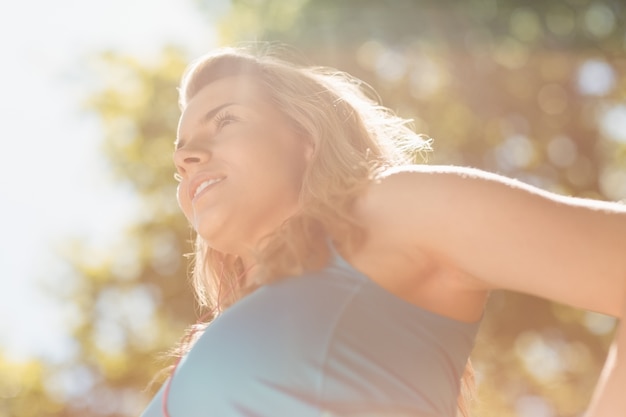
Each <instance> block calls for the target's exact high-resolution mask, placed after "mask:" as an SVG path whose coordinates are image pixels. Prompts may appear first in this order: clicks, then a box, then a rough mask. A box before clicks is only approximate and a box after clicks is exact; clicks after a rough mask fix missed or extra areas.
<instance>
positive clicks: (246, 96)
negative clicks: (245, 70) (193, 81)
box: [178, 75, 268, 137]
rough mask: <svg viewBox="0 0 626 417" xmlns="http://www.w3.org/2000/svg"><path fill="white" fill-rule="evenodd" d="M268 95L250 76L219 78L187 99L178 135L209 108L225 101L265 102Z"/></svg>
mask: <svg viewBox="0 0 626 417" xmlns="http://www.w3.org/2000/svg"><path fill="white" fill-rule="evenodd" d="M267 100H268V96H267V94H266V92H265V91H264V90H263V89H262V88H261V86H260V85H259V82H258V81H257V80H255V79H254V78H252V77H250V76H245V75H237V76H231V77H225V78H220V79H218V80H216V81H213V82H212V83H210V84H207V85H206V86H204V87H203V88H202V89H201V90H200V91H198V92H197V93H196V95H195V96H193V97H192V98H191V100H189V102H188V103H187V106H185V108H184V109H183V113H182V115H181V117H180V121H179V124H178V137H183V136H185V133H186V132H187V131H188V130H190V129H193V127H194V126H195V125H197V124H198V123H199V122H200V120H201V119H202V118H203V117H204V116H205V115H206V114H207V113H208V112H210V111H211V110H213V109H216V108H218V107H220V106H223V105H224V104H227V103H234V104H239V105H247V106H256V105H262V104H264V103H267Z"/></svg>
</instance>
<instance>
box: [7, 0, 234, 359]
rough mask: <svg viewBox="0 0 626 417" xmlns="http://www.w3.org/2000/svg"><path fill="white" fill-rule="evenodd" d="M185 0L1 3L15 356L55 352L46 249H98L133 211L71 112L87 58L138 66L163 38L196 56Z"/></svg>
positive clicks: (61, 277)
mask: <svg viewBox="0 0 626 417" xmlns="http://www.w3.org/2000/svg"><path fill="white" fill-rule="evenodd" d="M193 1H194V0H131V1H128V0H107V1H96V0H55V1H48V0H21V1H13V2H11V3H8V2H6V3H4V4H3V5H2V11H1V12H0V51H1V53H2V57H3V58H2V65H1V66H0V75H1V76H0V91H1V92H2V94H0V114H1V115H2V116H1V117H0V123H1V124H2V136H1V137H0V141H1V143H2V147H1V148H0V149H1V150H0V190H1V191H0V213H1V215H0V351H5V353H7V352H8V354H10V355H11V356H12V357H18V358H19V357H28V356H31V355H44V356H46V357H51V358H57V359H60V358H62V357H63V356H64V355H65V354H66V352H67V349H68V345H67V341H66V339H65V338H64V337H62V332H61V330H60V329H61V323H62V322H63V321H64V320H65V319H66V318H67V315H68V314H71V310H67V309H66V308H64V306H59V305H57V304H56V303H55V302H54V301H53V300H52V299H51V298H50V297H46V295H45V290H43V289H42V288H43V287H42V283H44V284H46V285H52V286H63V285H64V281H65V279H67V280H70V279H71V277H70V276H69V274H68V273H67V271H65V270H64V266H63V263H62V262H60V261H59V260H58V258H57V257H56V255H55V253H54V252H53V250H52V247H53V246H54V245H56V244H58V243H59V242H63V240H64V239H66V238H68V237H73V236H75V237H77V236H82V237H89V239H90V241H91V242H92V243H93V244H95V245H103V247H104V246H106V245H107V243H110V242H112V241H113V240H115V239H119V234H120V230H121V229H122V227H123V225H124V224H125V223H127V222H128V221H129V218H130V216H131V215H132V212H133V198H132V195H130V194H126V193H125V192H124V191H123V190H119V189H116V188H115V187H114V186H113V184H112V182H110V180H109V179H108V177H107V172H106V168H105V165H104V163H103V160H102V156H101V152H100V150H99V146H100V145H101V143H102V139H103V137H102V136H103V135H102V133H101V132H100V130H99V126H98V122H97V120H96V118H95V117H94V116H93V115H89V114H86V113H85V112H84V110H82V109H81V101H82V100H84V99H85V97H86V95H87V94H88V92H89V91H91V90H92V89H93V88H94V86H93V85H91V84H90V82H93V74H92V73H90V72H89V71H90V67H89V65H87V61H88V59H87V58H88V57H89V56H91V55H93V54H96V53H97V52H98V51H100V50H105V49H112V48H114V49H116V50H120V51H123V52H130V53H135V54H137V55H139V56H141V57H145V58H146V59H147V60H149V59H150V58H151V57H153V56H155V55H156V54H157V52H158V51H159V49H160V48H161V47H162V46H163V45H165V44H166V43H171V42H173V43H176V44H180V45H184V46H185V47H186V49H187V50H188V51H189V52H190V56H197V55H199V54H201V53H203V52H205V51H207V50H208V49H210V48H211V47H213V46H214V45H215V43H216V40H215V33H214V31H213V30H212V28H211V25H210V21H209V20H208V16H206V14H201V13H198V12H197V10H196V9H195V6H194V3H193ZM215 3H216V4H226V3H227V2H226V1H221V0H220V1H216V2H215ZM129 213H130V214H129ZM65 284H67V281H65Z"/></svg>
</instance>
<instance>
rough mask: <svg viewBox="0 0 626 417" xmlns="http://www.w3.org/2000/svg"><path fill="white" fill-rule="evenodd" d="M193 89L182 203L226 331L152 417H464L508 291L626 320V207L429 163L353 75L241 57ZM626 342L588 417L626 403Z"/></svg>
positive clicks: (202, 64)
mask: <svg viewBox="0 0 626 417" xmlns="http://www.w3.org/2000/svg"><path fill="white" fill-rule="evenodd" d="M180 94H181V96H180V105H181V108H182V116H181V119H180V123H179V129H178V138H177V142H176V150H175V152H174V162H175V165H176V169H177V171H178V174H177V176H178V179H179V181H180V184H179V188H178V202H179V204H180V206H181V208H182V211H183V212H184V214H185V216H186V217H187V219H188V220H189V222H190V223H191V224H192V225H193V227H194V229H195V230H196V232H197V234H198V236H197V241H196V253H195V268H194V272H193V280H194V285H195V289H196V291H197V296H198V299H199V301H200V303H201V304H202V305H203V306H208V307H210V308H212V309H213V313H215V314H214V315H215V318H214V320H213V321H212V323H211V324H210V325H208V326H206V328H203V331H202V332H198V333H200V336H198V337H196V338H195V340H194V343H189V344H188V345H187V346H186V347H185V348H186V349H187V350H188V352H186V355H185V356H184V358H183V359H182V361H181V362H180V363H179V364H178V365H177V367H176V369H175V370H174V372H173V373H172V375H171V377H170V379H169V380H168V381H167V382H166V384H165V385H164V386H163V388H162V389H161V391H160V392H159V393H158V394H157V395H156V396H155V398H154V399H153V401H152V403H151V404H150V405H149V406H148V408H147V409H146V410H145V412H144V414H143V416H145V417H154V416H172V417H176V416H184V417H192V416H216V417H231V416H232V417H239V416H263V417H265V416H268V417H270V416H271V417H277V416H299V417H307V416H361V417H363V416H445V417H452V416H454V415H455V414H456V411H457V397H459V392H460V387H461V382H460V381H461V379H462V375H463V373H464V371H463V370H464V368H466V364H467V363H468V357H469V354H470V351H471V349H472V346H473V340H474V336H475V334H476V332H477V330H478V324H479V322H480V319H481V317H482V314H483V307H484V305H485V301H486V299H487V296H488V294H489V291H491V290H492V289H495V288H502V289H508V290H513V291H520V292H524V293H527V294H533V295H537V296H541V297H545V298H548V299H551V300H555V301H558V302H562V303H567V304H570V305H573V306H576V307H579V308H585V309H589V310H594V311H598V312H602V313H605V314H611V315H614V316H622V315H624V305H625V304H626V303H624V296H625V295H626V256H625V255H624V254H626V207H624V206H622V205H619V204H615V203H606V202H599V201H592V200H584V199H576V198H569V197H563V196H558V195H554V194H550V193H547V192H544V191H541V190H538V189H536V188H533V187H530V186H528V185H525V184H522V183H520V182H517V181H514V180H510V179H507V178H503V177H500V176H497V175H494V174H489V173H485V172H482V171H478V170H474V169H464V168H457V167H431V166H419V165H411V161H412V155H414V154H415V153H416V152H419V151H421V150H426V149H427V147H428V142H427V141H425V140H423V139H422V138H421V137H420V136H418V135H416V134H414V133H413V132H412V131H411V130H410V129H409V128H408V127H407V126H406V121H405V120H402V119H400V118H398V117H396V116H394V115H393V114H391V112H389V111H388V110H387V109H385V108H383V107H381V106H379V105H377V104H376V103H375V102H374V101H372V100H370V99H369V98H367V97H366V95H365V93H364V92H363V88H362V86H361V84H360V83H359V82H358V81H357V80H354V79H351V78H350V77H348V76H347V75H345V74H341V73H337V72H332V71H328V70H323V69H316V68H300V67H296V66H294V65H291V64H288V63H285V62H282V61H280V60H277V59H274V58H272V57H270V56H255V55H253V54H251V53H249V52H246V51H243V50H235V49H223V50H219V51H217V52H214V53H212V54H210V55H208V56H205V57H203V58H201V59H200V60H198V61H197V62H196V63H194V64H193V65H192V66H191V67H190V68H189V69H188V70H187V72H186V73H185V75H184V77H183V80H182V86H181V88H180ZM621 327H623V325H622V326H621ZM625 334H626V331H620V332H619V335H620V336H619V340H618V341H616V345H615V348H614V352H619V355H617V354H615V355H614V356H615V358H616V359H614V360H612V361H609V362H608V363H607V366H606V368H605V374H604V375H603V380H602V383H601V384H600V386H599V388H598V390H597V396H596V398H595V400H594V405H593V406H592V409H591V410H590V411H589V414H588V417H607V416H611V415H613V414H610V413H611V412H616V410H617V412H618V413H619V412H620V411H619V410H620V407H621V409H624V407H626V400H625V399H624V398H620V397H623V396H622V395H620V392H621V391H620V389H622V390H623V387H624V386H625V385H624V384H626V369H625V368H626V360H625V359H624V358H622V356H623V355H624V353H623V351H625V350H626V340H625V339H626V336H625ZM467 370H469V367H468V368H467ZM467 370H466V377H467V376H468V371H467ZM620 387H622V388H620ZM459 407H460V409H461V411H462V413H463V414H467V410H466V408H467V407H466V404H465V403H464V402H463V401H462V398H461V401H459Z"/></svg>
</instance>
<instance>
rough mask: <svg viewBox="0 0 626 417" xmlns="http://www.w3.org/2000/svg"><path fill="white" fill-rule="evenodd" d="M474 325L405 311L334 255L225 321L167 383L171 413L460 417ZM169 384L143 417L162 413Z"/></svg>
mask: <svg viewBox="0 0 626 417" xmlns="http://www.w3.org/2000/svg"><path fill="white" fill-rule="evenodd" d="M478 327H479V322H476V323H466V322H461V321H456V320H454V319H451V318H448V317H445V316H441V315H438V314H435V313H432V312H430V311H427V310H424V309H422V308H420V307H417V306H415V305H413V304H411V303H408V302H406V301H404V300H402V299H400V298H398V297H397V296H395V295H392V294H391V293H390V292H388V291H386V290H385V289H383V288H382V287H380V286H379V285H378V284H377V283H375V282H374V281H372V280H371V279H369V278H368V277H366V276H365V275H363V274H362V273H360V272H359V271H357V270H356V269H354V268H353V267H352V266H351V265H349V264H348V263H347V262H346V261H345V260H344V259H343V258H341V257H340V256H338V255H337V254H335V255H334V258H333V260H332V261H331V262H330V264H329V265H328V266H327V267H326V268H324V269H322V270H320V271H316V272H310V273H306V274H304V275H301V276H297V277H291V278H286V279H283V280H280V281H278V282H275V283H272V284H267V285H264V286H262V287H260V288H258V289H257V290H255V291H254V292H253V293H251V294H249V295H247V296H246V297H244V298H243V299H241V300H239V301H238V302H236V303H235V304H234V305H233V306H231V307H230V308H228V309H227V310H226V311H225V312H224V313H222V314H221V315H220V316H218V317H217V318H216V319H215V320H214V321H213V322H212V323H211V324H210V325H209V326H208V327H207V329H206V330H205V331H204V334H202V336H200V338H199V339H198V341H197V342H196V344H195V345H194V346H193V348H192V349H191V350H190V351H189V353H188V354H187V355H186V356H185V357H184V358H183V359H182V361H181V362H180V364H179V366H178V368H177V370H176V372H175V373H174V374H173V376H171V378H172V381H171V386H170V392H169V398H168V411H169V414H170V416H171V417H283V416H285V417H331V416H332V417H357V416H358V417H365V416H368V417H372V416H377V417H383V416H384V417H391V416H393V417H400V416H402V417H405V416H420V417H422V416H433V417H434V416H437V417H454V416H456V409H457V397H458V394H459V389H460V378H461V376H462V374H463V370H464V368H465V364H466V362H467V359H468V357H469V354H470V352H471V350H472V347H473V344H474V338H475V335H476V332H477V331H478ZM164 387H165V384H164V386H163V387H162V388H161V390H160V391H159V392H158V393H157V394H156V396H155V397H154V398H153V399H152V402H151V403H150V404H149V405H148V407H147V408H146V409H145V411H144V412H143V414H142V417H164V416H163V413H162V401H163V391H164Z"/></svg>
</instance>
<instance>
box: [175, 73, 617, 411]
mask: <svg viewBox="0 0 626 417" xmlns="http://www.w3.org/2000/svg"><path fill="white" fill-rule="evenodd" d="M218 109H220V110H219V111H218ZM213 110H216V111H215V112H213ZM225 110H227V114H226V116H224V111H225ZM178 134H179V138H178V141H177V142H178V143H177V150H176V152H175V154H174V161H175V164H176V167H177V170H178V173H179V175H180V177H181V183H180V186H179V193H178V199H179V203H180V205H181V208H182V210H183V212H184V213H185V215H186V216H187V218H188V219H189V221H190V222H191V223H192V224H193V225H194V227H195V228H196V230H197V232H198V233H199V234H200V235H201V236H202V237H203V238H204V239H205V240H206V241H207V242H209V244H210V245H211V246H212V247H214V248H216V249H218V250H220V251H223V252H226V253H232V254H236V255H239V256H241V257H242V259H243V260H244V262H246V261H247V260H248V259H249V257H250V254H251V253H252V252H251V251H252V250H253V248H254V247H255V246H256V245H257V244H258V242H259V239H260V238H261V237H262V236H264V235H266V234H267V233H269V232H271V231H272V230H274V229H275V228H276V227H278V225H280V224H281V222H282V221H284V220H285V219H286V218H288V217H289V216H291V215H293V213H295V212H296V211H297V210H298V208H299V206H298V204H299V199H298V195H299V184H300V183H301V181H302V175H303V172H304V171H303V167H304V166H305V165H306V163H308V161H309V160H310V157H311V154H312V152H313V149H312V147H311V146H312V145H311V143H310V142H308V141H306V140H303V138H301V137H298V136H297V135H296V134H295V133H294V132H293V131H292V130H290V128H289V124H288V123H287V122H286V120H285V119H284V117H283V116H282V115H281V114H280V113H279V112H277V111H276V110H275V109H273V106H272V105H271V103H268V102H267V99H266V98H265V97H264V96H263V92H262V91H261V90H260V89H259V88H258V86H256V85H255V83H254V81H253V80H251V79H249V78H245V77H228V78H224V79H221V80H219V81H216V82H214V83H212V84H209V85H208V86H206V87H205V88H204V89H203V90H201V91H200V93H198V95H197V96H196V97H194V98H193V99H192V100H191V101H190V103H189V104H188V106H187V108H186V109H185V111H184V112H183V116H182V117H181V122H180V125H179V132H178ZM215 179H217V180H219V181H218V182H215V183H211V185H209V186H208V187H206V188H205V189H203V190H204V191H203V192H202V193H200V194H198V195H196V193H195V190H197V189H198V187H200V186H201V184H202V182H206V181H212V180H215ZM205 185H206V184H205ZM354 216H355V217H356V219H357V220H358V221H359V222H360V223H361V224H363V225H365V228H366V230H365V231H366V239H365V242H363V244H362V245H361V246H359V247H358V248H357V249H356V250H354V251H353V252H351V253H343V256H344V257H345V258H346V259H347V260H348V262H350V263H351V264H352V265H353V266H354V267H355V268H356V269H358V270H360V271H361V272H363V273H364V274H365V275H367V276H369V277H370V278H371V279H372V280H374V281H375V282H377V283H378V284H379V285H381V286H382V287H383V288H385V289H387V290H388V291H390V292H391V293H393V294H395V295H397V296H398V297H400V298H402V299H404V300H406V301H408V302H410V303H413V304H415V305H418V306H420V307H422V308H425V309H427V310H430V311H433V312H435V313H438V314H441V315H444V316H447V317H451V318H453V319H456V320H460V321H465V322H475V321H477V320H478V319H480V317H481V315H482V313H483V308H484V304H485V301H486V298H487V294H488V293H489V291H491V290H493V289H506V290H511V291H517V292H522V293H526V294H532V295H535V296H539V297H543V298H546V299H550V300H553V301H557V302H561V303H564V304H568V305H571V306H574V307H578V308H583V309H588V310H592V311H597V312H601V313H605V314H609V315H613V316H616V317H624V314H625V313H624V310H626V302H625V298H626V206H624V205H620V204H616V203H604V202H599V201H593V200H583V199H575V198H568V197H563V196H558V195H555V194H552V193H547V192H544V191H541V190H539V189H537V188H534V187H530V186H528V185H525V184H522V183H519V182H517V181H514V180H510V179H507V178H504V177H501V176H496V175H493V174H489V173H486V172H483V171H478V170H472V169H466V168H457V167H429V166H411V167H404V168H398V169H396V170H394V171H393V172H389V173H387V175H385V176H384V177H383V178H382V179H380V181H378V182H377V183H375V184H372V185H371V186H370V188H369V189H368V191H367V193H366V194H365V195H363V196H362V197H361V198H360V199H359V200H358V201H357V203H356V204H355V208H354ZM336 238H337V240H338V241H339V243H341V239H340V238H341V237H336ZM250 273H253V271H251V272H250ZM622 327H624V325H623V324H622ZM625 333H626V330H623V329H622V330H620V333H619V334H620V336H619V339H618V340H617V341H616V345H615V347H614V352H615V355H614V356H615V359H614V360H612V361H609V362H608V364H607V367H606V369H605V372H604V375H603V379H602V381H601V383H600V384H599V388H598V392H597V394H596V397H595V400H594V405H593V407H592V409H591V410H590V414H588V416H587V417H612V416H613V415H615V414H610V413H611V412H613V411H610V410H615V409H618V410H623V409H624V408H626V397H624V396H623V395H621V394H618V393H619V392H623V386H624V385H626V360H625V359H624V356H626V336H624V334H625Z"/></svg>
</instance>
